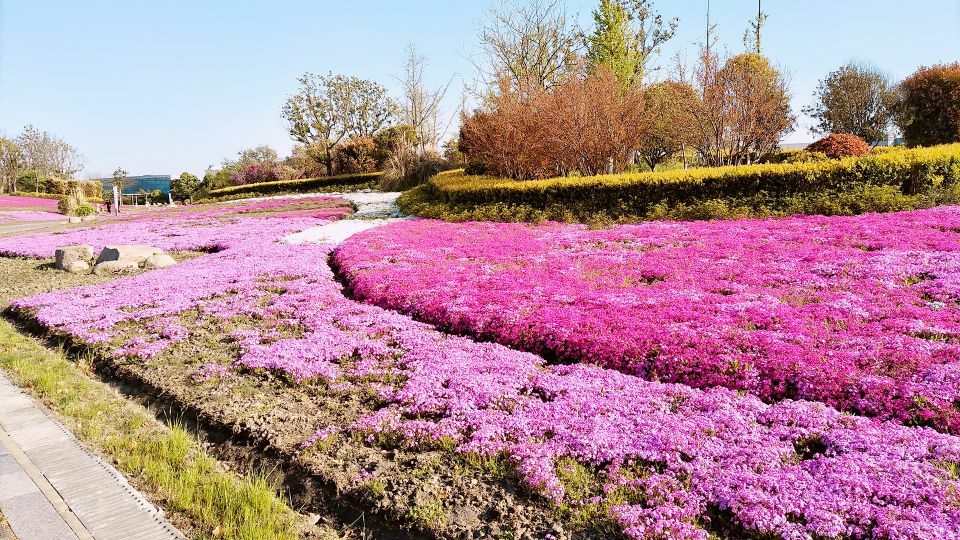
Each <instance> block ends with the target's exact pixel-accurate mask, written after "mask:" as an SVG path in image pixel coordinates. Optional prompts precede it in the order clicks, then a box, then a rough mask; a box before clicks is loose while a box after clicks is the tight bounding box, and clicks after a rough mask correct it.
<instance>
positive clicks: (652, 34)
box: [585, 0, 678, 88]
mask: <svg viewBox="0 0 960 540" xmlns="http://www.w3.org/2000/svg"><path fill="white" fill-rule="evenodd" d="M593 22H594V28H593V33H592V34H591V35H589V36H587V38H586V40H585V41H586V48H587V55H586V57H587V62H588V63H589V65H590V68H591V70H593V71H596V70H597V69H599V68H607V69H609V70H610V71H611V72H613V74H614V75H615V76H616V78H617V81H618V82H620V84H621V86H623V87H624V88H627V87H630V86H634V85H639V84H641V83H642V82H643V76H644V67H645V65H646V63H647V60H648V59H649V58H650V57H651V56H652V55H653V54H654V53H655V52H657V50H658V49H659V47H660V46H661V45H662V44H663V43H665V42H667V41H668V40H670V39H671V38H672V37H673V36H674V35H675V34H676V31H677V23H678V21H677V19H671V20H669V21H664V19H663V16H662V15H660V14H658V13H656V12H655V11H654V9H653V2H652V1H651V0H600V4H599V5H598V6H597V9H595V10H594V11H593Z"/></svg>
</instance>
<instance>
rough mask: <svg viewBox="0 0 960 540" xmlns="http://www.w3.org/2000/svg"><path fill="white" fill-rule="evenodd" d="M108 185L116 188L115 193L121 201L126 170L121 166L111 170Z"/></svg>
mask: <svg viewBox="0 0 960 540" xmlns="http://www.w3.org/2000/svg"><path fill="white" fill-rule="evenodd" d="M110 186H112V187H115V188H117V195H118V198H119V201H120V202H121V203H122V202H123V196H122V195H123V188H124V187H126V186H127V171H126V170H125V169H123V168H122V167H117V169H116V170H115V171H113V180H111V181H110Z"/></svg>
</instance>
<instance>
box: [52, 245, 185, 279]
mask: <svg viewBox="0 0 960 540" xmlns="http://www.w3.org/2000/svg"><path fill="white" fill-rule="evenodd" d="M54 256H55V257H56V263H55V264H56V267H57V269H59V270H64V271H66V272H70V273H71V274H83V273H88V272H90V270H91V268H92V269H93V273H94V274H96V275H98V276H102V275H108V274H123V273H126V272H135V271H137V270H139V269H140V268H141V267H142V268H144V269H146V270H153V269H155V268H166V267H168V266H173V265H174V264H177V261H175V260H174V258H173V257H171V256H170V255H168V254H167V253H166V252H165V251H163V250H162V249H160V248H156V247H153V246H143V245H120V246H106V247H104V248H103V250H102V251H100V255H98V256H97V258H96V260H94V259H93V248H92V247H90V246H87V245H76V246H63V247H60V248H58V249H57V250H56V252H55V254H54Z"/></svg>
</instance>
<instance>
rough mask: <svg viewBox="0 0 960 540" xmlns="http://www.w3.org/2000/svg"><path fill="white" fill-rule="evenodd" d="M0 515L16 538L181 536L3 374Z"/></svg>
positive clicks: (82, 539)
mask: <svg viewBox="0 0 960 540" xmlns="http://www.w3.org/2000/svg"><path fill="white" fill-rule="evenodd" d="M0 512H2V513H3V515H4V516H5V517H6V519H7V521H8V522H9V524H10V528H11V529H12V530H13V533H14V534H15V535H16V537H17V538H18V539H19V540H34V539H36V540H59V539H69V540H76V539H80V540H88V539H97V540H99V539H111V540H112V539H118V540H119V539H128V538H129V539H134V538H135V539H138V540H139V539H144V540H154V539H156V540H161V539H164V540H166V539H181V538H184V536H183V535H182V534H181V533H180V532H179V531H177V530H176V529H175V528H174V527H173V526H172V525H170V524H169V523H167V521H166V520H165V519H164V518H163V513H162V511H161V510H160V509H158V508H156V507H155V506H153V505H152V504H150V502H149V501H147V500H146V498H144V497H143V495H141V494H140V493H138V492H137V491H136V490H134V489H133V487H131V486H130V484H128V483H127V481H126V479H124V478H123V476H122V475H121V474H120V473H119V472H118V471H117V470H116V469H114V468H113V467H112V466H110V464H108V463H107V462H105V461H104V460H102V459H100V457H98V456H97V455H95V454H94V453H92V452H91V451H90V450H87V449H86V448H85V447H83V445H81V444H80V442H79V441H77V439H76V438H75V437H74V436H73V434H71V433H70V431H69V430H67V428H65V427H64V426H63V425H62V424H60V423H59V422H57V421H56V420H54V419H53V418H51V417H50V415H49V414H47V412H46V410H45V409H43V407H42V406H40V405H39V404H37V402H36V401H34V400H33V399H32V398H31V397H29V396H27V395H26V394H24V393H23V392H22V391H21V390H20V389H19V388H17V387H16V386H15V385H14V384H13V383H11V382H10V380H9V379H8V378H7V377H6V375H4V374H3V373H0Z"/></svg>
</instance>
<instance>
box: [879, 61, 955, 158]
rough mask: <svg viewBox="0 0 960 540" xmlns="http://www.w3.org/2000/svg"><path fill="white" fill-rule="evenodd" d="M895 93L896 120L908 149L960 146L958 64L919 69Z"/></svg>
mask: <svg viewBox="0 0 960 540" xmlns="http://www.w3.org/2000/svg"><path fill="white" fill-rule="evenodd" d="M897 91H898V93H899V100H898V103H897V105H896V116H895V117H896V122H897V125H898V126H899V127H900V129H901V130H902V131H903V138H904V139H905V140H906V142H907V145H909V146H932V145H936V144H946V143H952V142H960V62H954V63H952V64H939V65H936V66H933V67H921V68H920V69H918V70H917V71H916V72H914V73H913V74H912V75H910V76H909V77H907V78H906V79H904V80H903V82H901V83H900V86H899V87H898V89H897Z"/></svg>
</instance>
